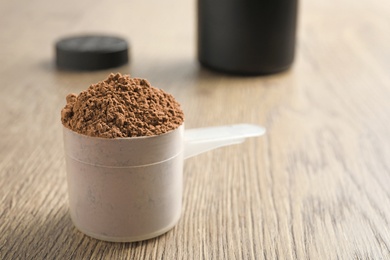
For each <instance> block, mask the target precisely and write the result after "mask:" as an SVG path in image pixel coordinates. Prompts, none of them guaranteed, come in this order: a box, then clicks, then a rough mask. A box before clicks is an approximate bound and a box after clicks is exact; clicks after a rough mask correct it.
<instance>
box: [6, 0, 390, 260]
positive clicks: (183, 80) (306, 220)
mask: <svg viewBox="0 0 390 260" xmlns="http://www.w3.org/2000/svg"><path fill="white" fill-rule="evenodd" d="M195 8H196V1H179V0H167V1H140V0H131V1H130V0H126V1H120V0H117V1H92V0H86V1H74V0H68V1H49V0H37V1H1V2H0V24H1V27H0V57H1V59H0V111H1V112H0V115H1V118H0V123H1V127H0V136H1V137H0V147H1V150H0V259H389V258H390V223H389V222H390V187H389V186H390V137H389V135H390V118H389V116H390V26H389V24H390V4H389V1H386V0H377V1H369V0H361V1H353V0H346V1H337V0H331V1H321V0H311V1H309V0H304V1H301V3H300V13H299V29H298V45H297V57H296V60H295V63H294V66H293V68H292V69H291V70H289V71H288V72H285V73H280V74H276V75H270V76H263V77H237V76H229V75H223V74H218V73H214V72H211V71H208V70H205V69H202V68H201V67H199V65H198V63H197V61H196V55H195V54H196V45H195V42H196V38H195V30H196V28H195V21H196V20H195ZM85 32H99V33H100V32H102V33H113V34H118V35H121V36H123V37H125V38H127V39H129V41H130V42H131V45H132V49H131V53H132V60H131V63H130V65H127V66H124V67H120V68H117V69H113V70H106V71H99V72H83V73H77V72H65V71H59V70H57V69H56V68H55V66H54V63H53V60H54V58H53V57H54V55H53V44H54V42H55V41H56V40H57V39H58V38H59V37H62V36H66V35H71V34H74V33H85ZM116 71H119V72H121V73H125V74H129V73H130V74H131V75H133V76H136V77H144V78H148V79H149V81H150V82H151V83H152V84H153V85H154V86H156V87H159V88H163V89H164V90H166V91H168V92H170V93H172V94H173V95H174V96H175V97H176V98H177V99H178V100H179V101H180V102H181V104H182V106H183V109H184V111H185V115H186V127H187V128H193V127H203V126H211V125H213V126H216V125H225V124H234V123H242V122H245V123H255V124H260V125H264V126H265V127H266V128H267V134H266V135H265V136H263V137H261V138H255V139H250V140H248V141H247V142H245V143H244V144H241V145H236V146H230V147H226V148H221V149H219V150H215V151H211V152H207V153H205V154H202V155H199V156H197V157H194V158H191V159H188V160H187V161H186V163H185V167H184V196H183V213H182V217H181V220H180V222H179V223H178V224H177V226H176V227H175V228H174V229H173V230H171V231H169V232H168V233H166V234H165V235H162V236H160V237H158V238H155V239H151V240H148V241H143V242H137V243H108V242H102V241H98V240H95V239H92V238H89V237H87V236H85V235H83V234H82V233H80V232H79V231H77V230H76V228H75V227H74V226H73V225H72V222H71V220H70V217H69V214H68V204H67V185H66V171H65V161H64V152H63V144H62V128H61V122H60V110H61V108H62V107H63V106H64V104H65V96H66V94H68V93H70V92H75V93H79V92H80V91H81V90H83V89H85V88H87V87H88V86H89V85H90V84H91V83H95V82H98V81H100V80H102V79H104V78H105V77H106V76H107V75H108V74H109V73H110V72H116Z"/></svg>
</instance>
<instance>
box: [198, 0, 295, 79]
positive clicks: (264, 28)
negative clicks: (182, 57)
mask: <svg viewBox="0 0 390 260" xmlns="http://www.w3.org/2000/svg"><path fill="white" fill-rule="evenodd" d="M297 9H298V0H198V59H199V62H200V63H201V64H202V65H203V66H205V67H208V68H211V69H215V70H219V71H224V72H228V73H235V74H270V73H275V72H280V71H283V70H286V69H288V68H289V67H290V66H291V64H292V63H293V60H294V52H295V34H296V24H297Z"/></svg>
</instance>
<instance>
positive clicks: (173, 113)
mask: <svg viewBox="0 0 390 260" xmlns="http://www.w3.org/2000/svg"><path fill="white" fill-rule="evenodd" d="M66 102H67V104H66V106H65V107H64V108H63V109H62V111H61V121H62V124H63V125H64V126H65V127H67V128H69V129H71V130H73V131H75V132H78V133H80V134H84V135H88V136H96V137H105V138H118V137H137V136H153V135H160V134H163V133H166V132H169V131H171V130H173V129H176V128H177V127H179V126H180V125H181V124H182V123H183V121H184V114H183V111H182V110H181V109H180V104H179V103H178V102H177V101H176V100H175V99H174V97H173V96H172V95H170V94H167V93H166V92H164V91H163V90H161V89H158V88H155V87H152V86H151V85H150V83H149V82H148V81H147V80H145V79H139V78H131V77H130V76H129V75H123V76H122V75H121V74H119V73H117V74H111V75H109V77H108V78H107V79H106V80H104V81H102V82H99V83H97V84H93V85H91V86H90V87H89V88H88V89H87V90H85V91H83V92H81V93H80V94H79V95H78V96H77V95H75V94H69V95H68V96H67V97H66Z"/></svg>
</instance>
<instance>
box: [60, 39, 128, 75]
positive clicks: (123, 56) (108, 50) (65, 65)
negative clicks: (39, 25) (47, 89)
mask: <svg viewBox="0 0 390 260" xmlns="http://www.w3.org/2000/svg"><path fill="white" fill-rule="evenodd" d="M128 59H129V58H128V44H127V42H126V40H124V39H122V38H119V37H113V36H103V35H81V36H72V37H67V38H63V39H60V40H59V41H57V43H56V63H57V66H58V67H59V68H62V69H70V70H100V69H108V68H113V67H118V66H121V65H124V64H126V63H127V62H128Z"/></svg>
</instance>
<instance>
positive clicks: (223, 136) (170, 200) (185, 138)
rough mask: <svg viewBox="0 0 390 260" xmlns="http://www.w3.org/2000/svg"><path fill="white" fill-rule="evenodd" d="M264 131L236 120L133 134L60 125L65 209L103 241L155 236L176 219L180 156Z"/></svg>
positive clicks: (179, 199)
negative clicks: (103, 134)
mask: <svg viewBox="0 0 390 260" xmlns="http://www.w3.org/2000/svg"><path fill="white" fill-rule="evenodd" d="M264 133H265V129H264V128H263V127H261V126H257V125H251V124H239V125H230V126H218V127H207V128H198V129H189V130H184V125H182V126H180V127H178V128H177V129H175V130H173V131H171V132H168V133H166V134H162V135H158V136H151V137H134V138H115V139H107V138H98V137H89V136H86V135H81V134H78V133H76V132H74V131H72V130H69V129H68V128H65V127H64V147H65V154H66V166H67V181H68V194H69V209H70V215H71V218H72V221H73V223H74V225H75V226H76V227H77V228H78V229H79V230H80V231H82V232H83V233H85V234H87V235H89V236H91V237H94V238H97V239H100V240H105V241H112V242H133V241H140V240H145V239H150V238H153V237H156V236H159V235H161V234H163V233H165V232H167V231H168V230H170V229H171V228H173V227H174V226H175V224H176V223H177V221H178V220H179V219H180V215H181V208H182V194H183V162H184V159H187V158H190V157H192V156H195V155H198V154H200V153H203V152H206V151H209V150H212V149H215V148H218V147H222V146H227V145H232V144H238V143H241V142H243V141H244V140H245V139H246V138H249V137H256V136H260V135H262V134H264Z"/></svg>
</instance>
